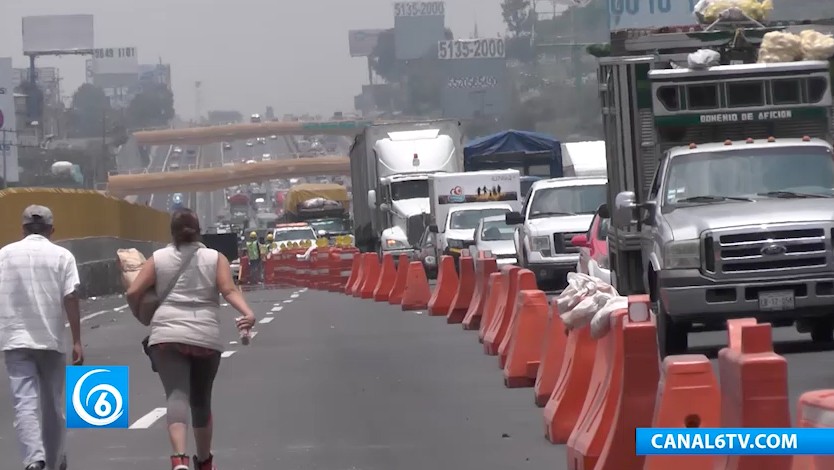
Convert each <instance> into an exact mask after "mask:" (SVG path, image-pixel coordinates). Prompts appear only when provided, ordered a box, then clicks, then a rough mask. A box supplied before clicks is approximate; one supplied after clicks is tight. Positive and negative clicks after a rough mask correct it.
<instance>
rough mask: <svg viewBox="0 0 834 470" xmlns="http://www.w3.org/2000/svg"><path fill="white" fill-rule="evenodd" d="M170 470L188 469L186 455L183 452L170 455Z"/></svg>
mask: <svg viewBox="0 0 834 470" xmlns="http://www.w3.org/2000/svg"><path fill="white" fill-rule="evenodd" d="M171 470H189V469H188V456H187V455H185V454H180V455H172V456H171Z"/></svg>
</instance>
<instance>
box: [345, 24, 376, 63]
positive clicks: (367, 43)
mask: <svg viewBox="0 0 834 470" xmlns="http://www.w3.org/2000/svg"><path fill="white" fill-rule="evenodd" d="M383 31H385V30H384V29H355V30H351V31H348V43H349V44H350V56H351V57H368V56H369V55H371V54H372V53H373V52H374V48H376V43H377V40H378V39H379V35H380V34H382V32H383Z"/></svg>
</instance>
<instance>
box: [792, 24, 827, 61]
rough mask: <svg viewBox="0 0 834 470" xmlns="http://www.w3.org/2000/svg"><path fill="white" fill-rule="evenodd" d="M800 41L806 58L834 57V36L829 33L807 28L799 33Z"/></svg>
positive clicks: (825, 58)
mask: <svg viewBox="0 0 834 470" xmlns="http://www.w3.org/2000/svg"><path fill="white" fill-rule="evenodd" d="M799 42H800V49H801V50H802V58H803V59H805V60H828V59H830V58H831V57H834V38H832V37H831V36H830V35H828V34H823V33H820V32H819V31H814V30H813V29H806V30H805V31H802V32H801V33H799Z"/></svg>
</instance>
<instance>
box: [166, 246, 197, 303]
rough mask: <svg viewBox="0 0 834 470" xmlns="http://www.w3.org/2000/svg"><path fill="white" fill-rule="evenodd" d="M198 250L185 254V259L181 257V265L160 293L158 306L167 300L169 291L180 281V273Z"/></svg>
mask: <svg viewBox="0 0 834 470" xmlns="http://www.w3.org/2000/svg"><path fill="white" fill-rule="evenodd" d="M199 249H200V248H199V247H198V248H197V249H196V250H194V251H192V252H190V253H188V254H186V255H185V257H183V259H182V264H181V265H180V268H179V269H178V270H177V273H176V274H174V277H173V278H171V282H169V283H168V285H167V286H166V287H165V290H164V291H162V295H160V296H159V303H160V304H161V303H162V302H165V299H166V298H168V294H170V293H171V291H172V290H174V286H175V285H176V284H177V281H178V280H179V279H180V276H182V273H183V272H184V271H185V268H187V267H188V265H189V264H191V259H192V258H194V255H195V254H197V251H198V250H199Z"/></svg>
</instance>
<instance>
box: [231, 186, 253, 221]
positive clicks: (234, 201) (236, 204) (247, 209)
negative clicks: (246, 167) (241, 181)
mask: <svg viewBox="0 0 834 470" xmlns="http://www.w3.org/2000/svg"><path fill="white" fill-rule="evenodd" d="M228 202H229V215H230V216H231V217H230V219H229V222H230V223H232V224H233V225H237V226H240V227H243V229H244V230H246V229H248V228H249V225H250V222H249V221H250V219H251V218H252V204H251V202H250V201H249V196H247V195H246V194H244V193H237V194H233V195H231V196H229V199H228Z"/></svg>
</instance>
